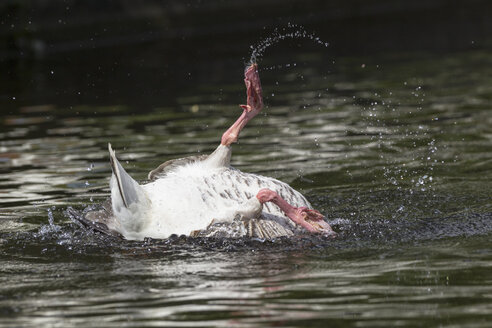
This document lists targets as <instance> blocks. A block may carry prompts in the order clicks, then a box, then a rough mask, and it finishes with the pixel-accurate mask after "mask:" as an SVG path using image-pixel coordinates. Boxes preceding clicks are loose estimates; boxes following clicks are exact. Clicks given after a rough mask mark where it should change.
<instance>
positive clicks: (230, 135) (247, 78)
mask: <svg viewBox="0 0 492 328" xmlns="http://www.w3.org/2000/svg"><path fill="white" fill-rule="evenodd" d="M244 83H245V84H246V93H247V105H240V106H241V108H242V109H243V113H242V114H241V116H240V117H239V118H238V119H237V121H236V122H234V124H233V125H232V126H231V127H230V128H229V129H228V130H227V131H226V132H224V134H223V135H222V140H221V145H224V146H230V145H231V144H232V143H234V142H237V138H238V137H239V133H241V130H242V129H243V128H244V126H245V125H246V124H247V123H248V122H249V121H250V120H251V119H252V118H253V117H255V116H256V115H257V114H258V113H259V112H260V111H261V109H262V108H263V97H262V90H261V83H260V75H259V74H258V65H257V64H251V65H250V66H248V68H246V71H245V72H244Z"/></svg>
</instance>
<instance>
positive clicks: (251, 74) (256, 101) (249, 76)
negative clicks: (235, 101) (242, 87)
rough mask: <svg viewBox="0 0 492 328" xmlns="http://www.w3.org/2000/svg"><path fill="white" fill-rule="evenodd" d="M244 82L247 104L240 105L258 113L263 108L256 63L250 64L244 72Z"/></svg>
mask: <svg viewBox="0 0 492 328" xmlns="http://www.w3.org/2000/svg"><path fill="white" fill-rule="evenodd" d="M244 84H246V95H247V98H246V101H247V105H240V106H241V107H242V108H243V109H244V110H246V111H248V112H252V113H254V115H256V114H258V113H259V112H260V111H261V110H262V109H263V95H262V93H263V91H262V89H261V82H260V75H259V74H258V64H256V63H254V64H251V65H250V66H248V67H247V68H246V71H245V72H244Z"/></svg>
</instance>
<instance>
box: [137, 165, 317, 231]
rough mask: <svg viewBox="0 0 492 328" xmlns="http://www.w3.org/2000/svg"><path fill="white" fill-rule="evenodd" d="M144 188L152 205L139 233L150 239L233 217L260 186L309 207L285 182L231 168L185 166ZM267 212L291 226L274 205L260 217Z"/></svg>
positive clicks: (192, 229)
mask: <svg viewBox="0 0 492 328" xmlns="http://www.w3.org/2000/svg"><path fill="white" fill-rule="evenodd" d="M143 188H144V190H145V191H146V193H147V195H148V196H149V199H150V201H151V204H152V205H151V211H150V213H149V216H150V217H149V218H148V221H147V224H145V225H144V227H142V228H143V229H142V231H141V232H140V233H141V234H142V235H145V236H147V237H153V238H163V237H167V236H169V235H171V234H178V235H180V234H184V235H190V233H191V232H192V231H195V230H203V229H206V228H207V227H208V226H209V225H210V223H211V222H212V220H214V219H217V218H224V217H231V220H232V219H233V218H234V215H235V213H236V211H237V210H238V209H239V208H240V207H241V204H243V203H245V202H246V201H247V200H249V199H251V198H252V197H255V195H256V194H257V193H258V191H259V190H261V189H263V188H268V189H271V190H274V191H275V192H277V193H278V194H279V195H280V196H282V197H283V198H284V199H285V200H287V201H288V202H289V203H290V204H292V205H293V206H296V207H301V206H305V207H311V205H310V204H309V202H308V201H307V200H306V198H305V197H304V196H302V195H301V194H300V193H299V192H297V191H296V190H294V189H293V188H291V187H290V186H289V185H288V184H286V183H284V182H281V181H278V180H276V179H273V178H268V177H264V176H260V175H256V174H249V173H243V172H241V171H239V170H236V169H233V168H230V167H223V168H216V169H210V168H207V167H203V166H202V165H197V164H195V165H187V166H184V167H182V168H179V169H178V170H176V171H175V172H170V173H169V174H167V175H166V176H165V177H163V178H160V179H158V180H156V181H154V182H151V183H149V184H146V185H144V186H143ZM270 215H273V216H275V217H277V218H279V219H280V220H281V221H285V224H287V225H290V226H292V227H293V226H294V225H293V223H292V222H291V220H290V219H289V218H288V217H286V216H285V214H284V213H283V212H282V211H281V210H280V209H279V208H278V206H277V205H275V204H273V203H266V204H264V205H263V209H262V216H270Z"/></svg>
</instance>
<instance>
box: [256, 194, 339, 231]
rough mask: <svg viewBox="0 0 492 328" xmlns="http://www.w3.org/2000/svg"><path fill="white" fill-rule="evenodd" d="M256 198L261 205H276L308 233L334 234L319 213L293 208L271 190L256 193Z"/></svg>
mask: <svg viewBox="0 0 492 328" xmlns="http://www.w3.org/2000/svg"><path fill="white" fill-rule="evenodd" d="M256 198H258V200H259V201H260V203H262V204H263V203H266V202H272V203H274V204H276V205H277V206H278V207H280V209H281V210H282V211H283V212H284V213H285V214H286V215H287V216H288V217H289V218H290V219H291V220H292V221H294V222H295V223H297V224H298V225H300V226H301V227H303V228H304V229H306V230H307V231H309V232H313V233H322V234H325V235H333V234H335V232H333V230H332V229H331V227H330V225H329V224H328V223H327V222H326V221H325V220H324V216H323V215H322V214H321V213H320V212H318V211H316V210H313V209H309V208H307V207H294V206H292V205H290V204H289V203H287V201H285V199H283V198H282V197H281V196H280V195H279V194H277V193H276V192H275V191H273V190H270V189H262V190H260V191H259V192H258V194H257V195H256Z"/></svg>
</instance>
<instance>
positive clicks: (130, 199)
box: [108, 144, 151, 239]
mask: <svg viewBox="0 0 492 328" xmlns="http://www.w3.org/2000/svg"><path fill="white" fill-rule="evenodd" d="M108 149H109V157H110V159H111V168H112V169H113V176H112V177H111V181H110V187H111V204H112V205H111V207H112V211H113V213H114V216H115V222H114V229H115V230H116V231H118V232H119V233H121V234H122V235H123V236H124V237H125V238H127V239H139V238H140V237H141V236H140V235H139V233H140V231H142V230H143V229H144V228H145V227H146V225H147V223H148V219H149V217H148V213H149V209H150V207H151V202H150V199H149V197H148V196H147V193H146V192H145V190H144V189H143V188H142V186H140V185H139V184H138V183H137V181H135V180H134V179H133V178H132V177H131V176H130V175H129V174H128V173H126V171H125V169H124V168H123V166H121V164H120V162H118V159H116V155H115V152H114V151H113V149H112V148H111V144H108Z"/></svg>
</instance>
